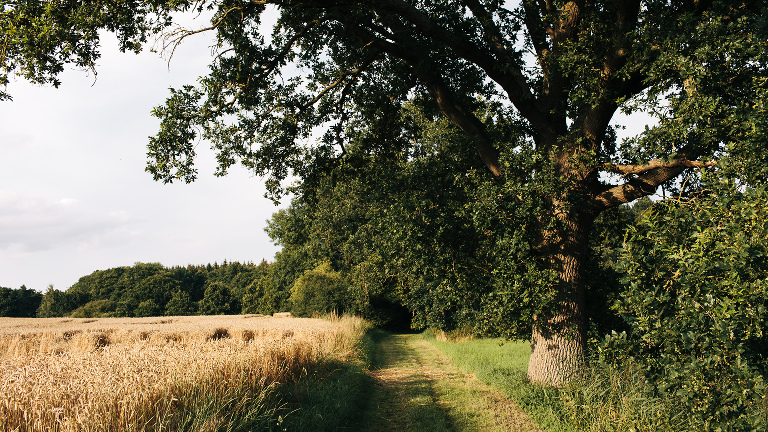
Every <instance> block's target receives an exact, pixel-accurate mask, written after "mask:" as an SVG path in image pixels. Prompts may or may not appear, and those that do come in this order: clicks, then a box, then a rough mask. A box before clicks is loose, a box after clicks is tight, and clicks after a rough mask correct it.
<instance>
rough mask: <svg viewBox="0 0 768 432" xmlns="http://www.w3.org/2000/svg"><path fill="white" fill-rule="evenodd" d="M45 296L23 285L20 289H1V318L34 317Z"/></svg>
mask: <svg viewBox="0 0 768 432" xmlns="http://www.w3.org/2000/svg"><path fill="white" fill-rule="evenodd" d="M42 300H43V295H42V294H40V293H39V292H37V291H35V290H30V289H27V287H26V286H24V285H22V286H21V287H20V288H19V289H17V290H15V289H12V288H5V287H0V317H34V316H35V314H36V313H37V309H38V308H39V307H40V303H41V302H42Z"/></svg>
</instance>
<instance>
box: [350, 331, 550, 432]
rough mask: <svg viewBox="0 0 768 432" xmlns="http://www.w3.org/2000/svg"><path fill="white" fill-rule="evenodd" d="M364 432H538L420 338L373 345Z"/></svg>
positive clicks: (392, 339)
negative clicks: (369, 392) (368, 404)
mask: <svg viewBox="0 0 768 432" xmlns="http://www.w3.org/2000/svg"><path fill="white" fill-rule="evenodd" d="M376 363H377V364H376V365H375V367H373V368H371V372H370V375H371V377H372V378H373V380H374V382H375V384H374V390H373V394H372V396H371V404H370V406H369V408H368V412H366V413H365V415H364V416H363V418H365V419H366V423H367V425H366V428H365V429H363V430H364V431H365V432H384V431H435V432H438V431H455V432H464V431H494V430H496V431H538V430H539V429H537V428H536V426H535V425H534V423H533V422H532V421H531V420H530V419H529V418H528V417H527V416H526V415H525V414H524V413H523V412H522V411H520V409H519V408H517V406H516V405H515V404H514V402H512V401H511V400H509V399H507V398H506V397H505V396H504V395H502V394H501V393H500V392H498V391H496V390H493V389H491V388H490V387H488V386H486V385H484V384H483V383H481V382H480V381H479V380H478V379H477V378H475V377H474V375H466V374H464V373H462V372H461V371H460V370H459V369H458V368H456V367H455V366H453V365H452V364H451V362H450V360H449V359H448V357H446V356H445V355H444V354H442V353H441V352H440V351H439V350H438V349H437V348H435V347H434V346H433V345H432V344H430V343H429V342H428V341H426V340H425V339H424V338H423V337H421V336H420V335H412V334H392V335H388V336H386V337H385V338H384V339H383V340H382V341H381V342H380V343H379V344H378V352H376Z"/></svg>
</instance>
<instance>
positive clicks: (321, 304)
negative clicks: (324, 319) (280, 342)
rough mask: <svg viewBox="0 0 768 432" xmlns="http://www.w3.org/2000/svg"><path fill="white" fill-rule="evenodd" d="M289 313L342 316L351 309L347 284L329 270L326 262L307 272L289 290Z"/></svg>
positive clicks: (328, 264) (329, 265)
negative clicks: (334, 314) (335, 314)
mask: <svg viewBox="0 0 768 432" xmlns="http://www.w3.org/2000/svg"><path fill="white" fill-rule="evenodd" d="M289 301H290V302H291V311H292V312H293V313H295V314H296V315H299V316H312V315H320V314H327V313H331V312H333V313H337V314H343V313H346V312H348V311H349V310H350V309H352V308H351V303H352V302H353V299H352V298H351V296H350V293H349V283H348V282H347V281H345V280H344V278H343V277H342V276H341V275H340V274H339V273H338V272H335V271H333V269H331V264H330V263H328V262H325V263H321V264H320V265H318V266H317V267H315V268H314V269H312V270H307V271H306V272H304V274H303V275H301V277H299V278H298V279H297V280H296V282H294V284H293V287H292V288H291V297H290V298H289Z"/></svg>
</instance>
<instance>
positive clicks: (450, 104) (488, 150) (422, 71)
mask: <svg viewBox="0 0 768 432" xmlns="http://www.w3.org/2000/svg"><path fill="white" fill-rule="evenodd" d="M347 26H348V27H349V28H350V30H352V31H353V32H354V33H355V34H356V35H357V36H358V37H359V38H361V39H364V40H366V41H367V43H368V44H369V45H370V46H371V47H373V48H376V49H378V50H380V51H383V52H386V53H388V54H390V55H392V56H394V57H396V58H399V59H402V60H403V61H405V62H406V63H407V64H409V65H410V66H411V67H413V68H414V73H415V74H416V76H417V77H418V79H419V81H420V82H421V83H422V84H424V85H425V86H426V87H427V90H428V91H429V93H430V95H432V97H433V98H434V100H435V102H436V103H437V105H438V107H439V108H440V110H441V111H442V112H443V113H444V114H445V115H446V116H448V118H449V119H451V121H452V122H453V123H455V124H456V125H457V126H459V127H460V128H461V129H462V130H463V131H464V132H465V133H466V134H467V135H468V136H469V137H470V138H471V139H472V142H473V143H474V144H475V148H476V150H477V152H478V154H479V155H480V158H481V159H482V160H483V162H484V163H485V165H486V166H487V167H488V169H489V170H491V172H492V173H493V174H494V175H496V176H499V175H501V174H502V173H503V170H502V168H501V164H500V163H499V152H498V150H496V149H495V148H494V147H493V146H492V145H490V144H489V142H490V140H489V139H488V137H487V133H486V131H485V126H484V125H483V123H482V122H481V121H480V120H479V119H478V118H477V117H476V116H475V115H474V114H472V113H471V112H469V111H467V110H466V109H465V108H464V107H463V106H462V105H461V104H460V103H459V102H458V101H456V99H455V98H454V97H453V95H452V92H451V90H450V89H449V87H448V86H447V85H446V84H445V83H444V82H443V81H442V80H441V79H440V78H439V76H438V75H436V74H435V73H434V71H435V70H436V68H435V67H434V65H432V64H431V63H430V62H428V61H427V59H425V58H424V57H421V56H419V50H415V49H407V48H406V47H403V46H400V45H399V44H395V43H392V42H389V41H385V40H382V39H379V38H377V37H375V36H374V35H373V34H371V33H370V32H368V31H367V30H365V29H363V28H361V27H360V26H358V25H355V24H352V23H348V24H347Z"/></svg>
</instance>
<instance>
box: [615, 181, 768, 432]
mask: <svg viewBox="0 0 768 432" xmlns="http://www.w3.org/2000/svg"><path fill="white" fill-rule="evenodd" d="M627 236H628V237H627V241H626V245H625V248H624V250H623V252H622V253H621V255H620V257H619V262H618V266H619V269H620V270H621V271H622V272H623V273H624V277H623V279H622V282H623V283H624V285H625V291H624V292H623V293H622V295H621V297H620V298H619V300H618V301H617V302H616V303H615V304H614V309H615V310H616V311H617V312H618V313H619V314H620V315H621V316H622V317H623V319H624V321H625V322H626V324H627V326H628V328H629V331H627V332H626V333H621V334H614V335H612V336H609V337H608V338H607V339H606V341H605V346H604V350H605V351H604V352H605V353H607V354H610V355H609V356H608V360H611V361H613V362H627V361H633V362H634V363H635V364H638V365H640V366H641V370H642V371H643V372H644V374H645V377H646V379H647V380H648V383H649V390H650V391H651V392H653V393H654V396H658V397H663V398H670V399H672V400H674V401H675V405H676V406H679V407H680V409H681V412H683V413H686V414H687V415H690V420H691V422H693V424H694V425H695V428H696V429H697V430H713V431H714V430H756V429H760V428H765V427H766V426H768V425H766V418H765V411H764V408H763V397H764V395H765V382H764V376H765V373H766V360H767V359H768V357H767V356H766V354H768V344H766V340H765V335H766V333H765V332H766V325H767V324H768V308H767V307H766V306H768V305H767V304H766V303H767V302H768V191H767V190H766V189H765V188H759V189H754V190H747V191H746V192H740V191H738V190H737V189H736V188H734V187H726V188H723V189H722V190H718V191H716V192H709V193H708V195H706V196H700V197H698V198H695V199H690V200H686V201H666V202H661V203H658V204H656V205H655V206H654V207H653V209H652V210H651V211H650V212H649V213H648V214H647V215H646V217H645V218H644V219H643V220H642V221H641V222H640V223H639V224H638V225H637V226H636V227H634V228H631V229H630V230H629V231H628V234H627Z"/></svg>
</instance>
